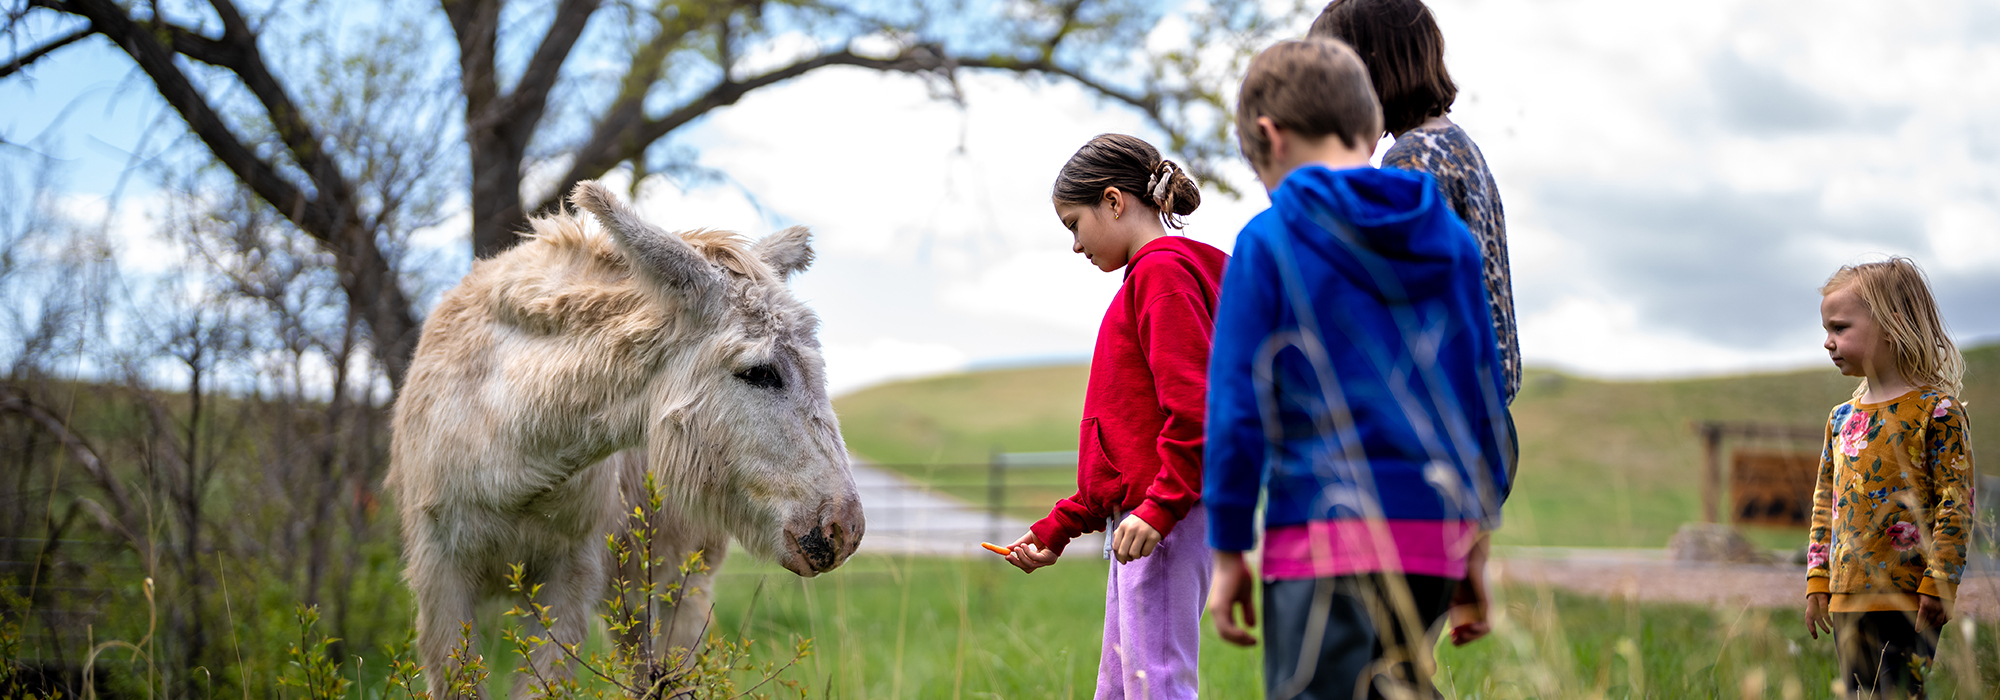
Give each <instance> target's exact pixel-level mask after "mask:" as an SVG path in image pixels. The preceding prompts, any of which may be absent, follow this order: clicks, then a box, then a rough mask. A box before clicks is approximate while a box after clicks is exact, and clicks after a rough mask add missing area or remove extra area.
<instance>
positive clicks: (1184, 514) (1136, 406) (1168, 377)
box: [999, 134, 1228, 700]
mask: <svg viewBox="0 0 2000 700" xmlns="http://www.w3.org/2000/svg"><path fill="white" fill-rule="evenodd" d="M1050 198H1051V199H1052V200H1054V202H1053V203H1054V204H1055V211H1056V217H1057V218H1058V219H1060V220H1061V221H1062V224H1063V228H1066V229H1069V232H1070V237H1071V238H1070V250H1073V251H1075V252H1077V253H1080V254H1082V255H1083V256H1084V257H1085V258H1087V259H1088V260H1090V263H1091V264H1092V265H1094V266H1096V267H1097V269H1099V270H1103V271H1105V272H1115V271H1118V270H1121V269H1122V270H1124V271H1125V284H1124V285H1123V286H1122V287H1120V288H1119V290H1118V296H1117V298H1116V299H1114V300H1112V302H1111V308H1109V309H1106V310H1105V312H1104V323H1103V325H1102V326H1099V327H1098V330H1097V349H1096V350H1095V351H1094V352H1093V353H1092V354H1091V358H1090V384H1089V387H1088V388H1087V389H1086V390H1085V392H1084V396H1083V423H1082V425H1081V426H1080V428H1079V432H1078V442H1077V462H1076V483H1077V493H1076V495H1074V496H1070V497H1069V498H1065V499H1063V500H1061V501H1059V502H1057V503H1056V505H1055V508H1053V509H1051V510H1050V512H1049V515H1048V517H1046V518H1043V519H1041V520H1040V521H1039V522H1036V523H1035V524H1034V526H1033V527H1032V528H1031V529H1029V531H1028V533H1027V534H1024V535H1022V536H1021V538H1020V539H1018V540H1015V541H1014V542H1013V544H1011V545H1009V546H1008V549H1007V550H999V551H1006V552H1007V561H1009V562H1011V563H1013V564H1014V565H1015V566H1017V567H1020V568H1021V570H1022V571H1026V572H1029V573H1033V572H1034V571H1035V569H1038V568H1041V567H1044V566H1048V565H1050V564H1054V563H1056V559H1057V557H1059V556H1061V555H1062V553H1063V548H1064V547H1066V546H1067V545H1068V544H1069V541H1070V539H1071V538H1074V537H1077V536H1079V535H1082V534H1083V533H1086V532H1096V531H1098V530H1104V531H1105V535H1106V537H1105V548H1104V558H1106V559H1112V560H1114V562H1113V563H1112V564H1111V574H1110V576H1109V578H1108V579H1107V580H1106V582H1105V592H1104V645H1103V647H1102V649H1103V651H1102V654H1101V656H1100V659H1099V662H1098V666H1097V698H1098V699H1099V700H1105V699H1106V698H1132V699H1133V700H1138V699H1139V698H1153V699H1154V700H1167V699H1169V698H1184V699H1188V700H1192V698H1194V697H1195V692H1196V691H1197V690H1198V689H1199V687H1200V683H1199V678H1198V676H1197V672H1198V670H1199V667H1200V664H1199V660H1200V656H1201V611H1202V605H1203V603H1204V602H1205V601H1207V599H1208V581H1209V549H1208V514H1207V512H1206V511H1204V510H1203V509H1202V507H1201V502H1200V501H1201V484H1202V436H1203V429H1204V425H1203V422H1202V416H1203V414H1204V413H1205V411H1206V410H1207V403H1206V402H1207V399H1208V348H1209V342H1210V337H1211V336H1213V335H1214V332H1215V300H1216V294H1217V292H1218V291H1219V289H1220V287H1221V285H1222V268H1223V267H1224V266H1225V264H1226V263H1227V261H1228V256H1227V255H1224V254H1223V252H1222V251H1220V250H1217V249H1215V247H1214V246H1210V245H1207V244H1205V243H1201V242H1199V241H1195V240H1192V239H1189V238H1186V237H1182V236H1173V235H1168V233H1167V229H1169V228H1180V217H1182V216H1186V215H1188V214H1191V213H1193V212H1194V209H1195V207H1196V206H1197V205H1199V204H1201V190H1200V189H1199V188H1197V187H1196V186H1195V183H1194V180H1192V179H1190V178H1189V177H1188V176H1187V174H1186V173H1183V172H1181V169H1180V166H1178V165H1175V164H1174V162H1173V161H1170V160H1165V159H1163V158H1161V157H1160V152H1159V151H1158V150H1156V149H1154V148H1153V146H1152V145H1151V144H1148V143H1146V142H1145V141H1143V140H1141V139H1138V138H1134V137H1131V136H1126V135H1124V134H1104V135H1102V136H1099V137H1097V138H1094V139H1091V140H1090V142H1089V143H1086V144H1084V145H1083V148H1080V149H1077V152H1076V155H1074V156H1071V157H1070V159H1069V162H1068V163H1065V164H1064V165H1063V168H1062V172H1061V173H1059V174H1057V176H1056V184H1055V188H1054V192H1053V193H1051V197H1050Z"/></svg>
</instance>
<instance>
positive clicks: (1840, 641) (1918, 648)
mask: <svg viewBox="0 0 2000 700" xmlns="http://www.w3.org/2000/svg"><path fill="white" fill-rule="evenodd" d="M1833 646H1834V649H1835V652H1834V656H1835V658H1838V659H1839V660H1840V681H1841V683H1842V684H1843V685H1845V686H1846V687H1847V693H1848V695H1847V697H1857V698H1858V697H1867V698H1881V699H1882V700H1889V699H1890V698H1921V697H1924V671H1925V670H1926V669H1928V668H1929V667H1930V665H1931V657H1933V656H1935V655H1936V654H1937V630H1922V629H1918V624H1917V611H1915V610H1911V611H1908V612H1904V611H1885V612H1862V613H1833Z"/></svg>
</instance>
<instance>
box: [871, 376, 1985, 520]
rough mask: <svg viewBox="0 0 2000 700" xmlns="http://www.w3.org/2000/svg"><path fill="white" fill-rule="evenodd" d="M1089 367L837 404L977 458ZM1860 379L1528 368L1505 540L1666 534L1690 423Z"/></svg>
mask: <svg viewBox="0 0 2000 700" xmlns="http://www.w3.org/2000/svg"><path fill="white" fill-rule="evenodd" d="M1965 358H1966V364H1967V371H1966V383H1965V384H1966V385H1965V391H1964V394H1963V397H1962V398H1964V399H1965V403H1966V406H1967V407H1968V412H1969V413H1970V415H1971V418H1972V423H1973V430H1972V433H1973V453H1974V455H1975V456H1985V457H1986V458H1985V460H1984V461H1983V462H1982V466H1981V467H1980V471H1981V472H1984V473H2000V462H1996V460H2000V424H1995V425H1994V426H1993V427H1988V428H1987V429H1985V430H1981V429H1980V426H1981V423H1982V421H1981V420H1980V416H1981V415H1982V414H1984V413H1985V409H1987V408H1988V407H2000V345H1989V346H1986V347H1981V348H1975V349H1971V350H1968V351H1966V352H1965ZM1088 374H1089V370H1088V368H1087V367H1085V366H1082V365H1070V366H1056V367H1034V368H1026V369H1008V370H994V371H988V372H975V373H968V374H958V375H951V376H945V377H936V378H930V379H920V380H914V381H907V382H899V383H895V384H887V385H883V386H878V387H874V388H870V389H866V390H863V391H859V392H856V393H853V394H849V395H847V396H843V397H841V398H839V399H837V400H835V401H834V408H835V410H836V411H838V412H839V414H840V420H841V428H842V431H843V432H844V433H845V435H846V437H847V442H848V446H849V447H850V448H851V449H853V450H854V451H855V452H856V453H858V454H860V455H863V456H865V457H868V458H870V459H873V460H876V461H879V462H885V463H895V464H903V465H920V464H944V463H978V462H983V461H985V460H986V459H987V456H988V455H989V454H990V453H991V452H992V451H993V450H996V449H1000V450H1007V451H1040V450H1073V449H1075V441H1076V424H1077V421H1078V420H1079V418H1080V416H1081V412H1082V408H1083V389H1084V381H1085V379H1086V377H1087V376H1088ZM1854 381H1855V380H1853V379H1849V378H1847V377H1842V376H1840V375H1839V374H1838V373H1837V372H1835V371H1834V370H1832V369H1830V368H1829V369H1823V370H1822V369H1813V370H1800V371H1794V372H1783V373H1772V374H1757V375H1747V376H1736V377H1716V378H1705V379H1684V380H1672V381H1643V382H1613V381H1600V380H1593V379H1585V378H1581V377H1576V376H1572V375H1567V374H1563V373H1560V372H1553V371H1548V370H1535V369H1530V370H1529V371H1528V374H1527V376H1526V377H1525V379H1524V381H1523V386H1522V389H1521V394H1520V396H1519V397H1517V398H1516V399H1515V402H1514V413H1515V419H1516V422H1517V424H1518V428H1519V430H1520V433H1521V457H1522V460H1521V475H1520V483H1519V484H1518V485H1517V486H1516V487H1515V490H1514V496H1513V498H1512V499H1511V500H1509V502H1508V504H1507V518H1508V520H1507V526H1506V527H1505V528H1504V529H1503V530H1502V531H1501V535H1500V537H1499V541H1500V542H1502V543H1509V544H1556V545H1575V546H1591V545H1599V546H1634V547H1657V546H1661V545H1664V544H1665V543H1666V541H1667V538H1668V537H1669V536H1671V535H1672V534H1673V531H1674V529H1675V528H1677V527H1679V525H1680V524H1681V523H1683V522H1687V521H1692V520H1698V519H1700V518H1701V445H1700V442H1699V440H1698V439H1697V438H1696V436H1695V434H1694V433H1693V431H1692V430H1691V429H1690V428H1689V424H1690V423H1691V422H1694V421H1707V420H1727V421H1756V422H1762V423H1785V424H1798V425H1818V424H1820V423H1821V422H1822V421H1824V420H1826V414H1827V411H1828V410H1829V409H1831V408H1832V407H1833V406H1834V404H1837V403H1839V402H1841V401H1844V400H1846V399H1847V397H1848V396H1849V395H1850V394H1851V393H1852V392H1853V389H1854ZM1738 444H1741V443H1729V444H1725V448H1724V449H1725V450H1728V449H1731V448H1732V447H1734V446H1736V445H1738ZM1760 445H1761V446H1771V447H1786V445H1783V444H1772V443H1760ZM1791 447H1796V448H1798V449H1803V450H1808V451H1810V450H1817V449H1818V447H1817V445H1816V444H1806V445H1793V446H1791ZM905 471H910V472H912V473H920V472H922V470H920V469H913V468H909V467H905ZM1751 535H1752V536H1753V537H1755V538H1757V539H1759V540H1761V541H1764V542H1766V543H1769V544H1778V543H1789V542H1793V541H1795V540H1797V538H1798V537H1797V534H1796V533H1794V532H1788V531H1780V532H1752V533H1751Z"/></svg>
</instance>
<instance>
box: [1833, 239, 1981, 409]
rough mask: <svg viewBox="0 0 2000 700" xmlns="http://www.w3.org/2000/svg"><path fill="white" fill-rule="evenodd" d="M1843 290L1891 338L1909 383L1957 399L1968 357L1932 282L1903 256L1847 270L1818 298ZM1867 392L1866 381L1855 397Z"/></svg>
mask: <svg viewBox="0 0 2000 700" xmlns="http://www.w3.org/2000/svg"><path fill="white" fill-rule="evenodd" d="M1842 289H1849V290H1853V291H1854V295H1855V296H1857V297H1860V298H1861V304H1862V305H1863V306H1866V307H1868V318H1869V319H1871V320H1873V321H1875V326H1876V327H1877V328H1880V329H1882V333H1883V335H1886V336H1888V338H1889V346H1890V347H1892V348H1895V350H1896V370H1897V371H1899V372H1902V373H1903V378H1904V379H1908V380H1909V381H1910V382H1911V383H1912V384H1916V385H1918V386H1926V385H1927V386H1931V387H1935V388H1937V389H1941V390H1943V391H1944V392H1945V393H1947V394H1951V395H1953V396H1957V395H1958V392H1959V391H1960V390H1961V389H1962V382H1963V381H1964V379H1965V357H1964V356H1962V355H1960V354H1959V353H1958V346H1957V345H1954V344H1952V342H1951V336H1950V335H1948V334H1946V333H1945V329H1944V319H1943V318H1941V317H1940V316H1938V309H1937V301H1936V300H1934V299H1932V298H1931V285H1930V281H1929V280H1927V279H1925V277H1924V271H1923V270H1920V269H1917V264H1916V263H1915V262H1912V261H1911V260H1910V259H1909V258H1905V257H1903V256H1900V255H1898V256H1896V257H1892V258H1889V259H1888V260H1884V261H1882V262H1872V263H1862V264H1860V265H1843V266H1841V268H1840V269H1839V270H1835V271H1834V273H1833V276H1832V277H1828V278H1826V284H1825V285H1823V286H1821V287H1820V288H1819V293H1820V295H1821V296H1825V295H1828V294H1832V293H1834V292H1837V291H1840V290H1842ZM1867 391H1868V382H1867V380H1862V382H1861V386H1859V387H1857V388H1855V390H1854V395H1855V396H1857V397H1858V396H1860V395H1862V394H1863V393H1866V392H1867Z"/></svg>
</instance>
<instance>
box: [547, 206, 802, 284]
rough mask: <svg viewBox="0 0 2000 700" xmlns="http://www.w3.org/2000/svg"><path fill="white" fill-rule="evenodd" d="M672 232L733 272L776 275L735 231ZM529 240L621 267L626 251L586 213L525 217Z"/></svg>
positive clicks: (758, 277) (763, 277)
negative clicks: (527, 218) (620, 250)
mask: <svg viewBox="0 0 2000 700" xmlns="http://www.w3.org/2000/svg"><path fill="white" fill-rule="evenodd" d="M674 235H677V236H680V239H681V240H683V241H687V244H688V245H690V246H694V249H695V252H698V253H701V256H702V257H703V258H706V259H707V260H708V261H709V262H711V263H715V264H716V265H720V266H722V268H723V269H725V270H728V271H729V272H730V273H732V274H734V275H735V276H738V277H743V278H747V279H749V280H750V281H753V282H758V283H762V282H770V281H775V280H776V279H777V273H776V272H775V271H773V270H772V269H771V266H770V265H767V264H765V263H764V261H763V260H761V259H759V258H758V257H757V252H756V250H755V249H754V248H753V247H752V243H751V241H750V240H749V239H746V238H744V237H743V236H742V235H741V234H738V233H736V232H735V231H725V230H720V229H711V228H698V229H691V230H687V231H678V232H675V234H674ZM528 240H529V242H542V243H547V244H548V245H550V246H551V247H552V248H553V249H554V250H556V251H560V252H564V253H569V254H571V255H576V254H582V255H588V256H591V257H595V258H602V259H604V260H605V261H607V262H611V263H613V264H616V265H618V266H620V267H623V266H624V265H625V255H624V254H623V253H621V252H619V251H618V247H617V244H615V243H613V242H612V240H611V236H610V234H607V233H605V232H604V229H603V228H601V227H599V226H598V225H597V222H596V221H595V220H593V219H592V218H591V217H590V216H588V215H586V214H582V213H578V212H574V211H564V212H560V213H556V214H550V215H546V216H537V217H534V218H531V219H529V220H528Z"/></svg>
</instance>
